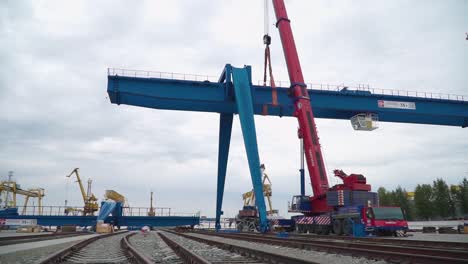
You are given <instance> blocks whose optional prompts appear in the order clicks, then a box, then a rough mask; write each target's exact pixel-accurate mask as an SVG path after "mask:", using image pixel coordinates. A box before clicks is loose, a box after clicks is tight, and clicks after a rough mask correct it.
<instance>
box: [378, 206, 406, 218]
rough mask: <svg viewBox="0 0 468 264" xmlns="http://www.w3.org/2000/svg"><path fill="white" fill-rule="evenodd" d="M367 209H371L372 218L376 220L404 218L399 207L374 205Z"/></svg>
mask: <svg viewBox="0 0 468 264" xmlns="http://www.w3.org/2000/svg"><path fill="white" fill-rule="evenodd" d="M369 209H372V213H373V218H374V219H377V220H405V216H404V215H403V212H402V210H401V208H400V207H374V208H369Z"/></svg>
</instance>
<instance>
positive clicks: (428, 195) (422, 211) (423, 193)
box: [414, 184, 434, 220]
mask: <svg viewBox="0 0 468 264" xmlns="http://www.w3.org/2000/svg"><path fill="white" fill-rule="evenodd" d="M432 200H433V193H432V186H431V185H430V184H422V185H419V184H418V186H416V189H415V190H414V206H415V208H416V214H417V217H418V218H422V219H425V220H428V219H430V218H431V217H432V216H433V215H434V207H433V204H432Z"/></svg>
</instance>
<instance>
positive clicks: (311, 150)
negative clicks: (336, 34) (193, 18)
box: [273, 0, 330, 213]
mask: <svg viewBox="0 0 468 264" xmlns="http://www.w3.org/2000/svg"><path fill="white" fill-rule="evenodd" d="M273 6H274V9H275V14H276V19H277V22H276V27H277V28H278V30H279V33H280V37H281V43H282V45H283V51H284V57H285V59H286V64H287V68H288V73H289V79H290V81H291V87H290V89H291V91H290V96H291V98H293V100H294V106H295V112H294V116H296V117H297V119H298V121H299V137H302V138H303V140H304V152H305V156H306V161H307V167H308V169H309V176H310V180H311V183H312V190H313V192H314V197H313V198H311V206H312V212H313V213H321V212H326V211H329V210H330V209H329V207H328V205H327V202H326V199H325V196H326V192H327V191H328V189H329V186H328V179H327V173H326V171H325V166H324V162H323V156H322V151H321V149H320V142H319V137H318V135H317V127H316V125H315V120H314V114H313V112H312V107H311V104H310V98H309V94H308V92H307V86H306V84H305V83H304V77H303V75H302V69H301V64H300V62H299V56H298V54H297V50H296V44H295V42H294V37H293V33H292V30H291V25H290V22H291V21H290V20H289V18H288V14H287V12H286V7H285V4H284V1H283V0H273Z"/></svg>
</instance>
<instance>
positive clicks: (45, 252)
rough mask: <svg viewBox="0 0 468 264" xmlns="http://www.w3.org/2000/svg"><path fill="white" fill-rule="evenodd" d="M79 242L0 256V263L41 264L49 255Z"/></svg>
mask: <svg viewBox="0 0 468 264" xmlns="http://www.w3.org/2000/svg"><path fill="white" fill-rule="evenodd" d="M78 242H79V241H73V242H68V243H63V244H57V245H52V246H46V247H40V248H34V249H29V250H22V251H17V252H13V253H8V254H4V255H0V263H8V264H30V263H31V264H33V263H39V262H40V261H41V260H42V259H45V258H46V257H48V256H49V255H51V254H53V253H55V252H57V251H60V250H62V249H64V248H66V247H69V246H71V245H74V244H76V243H78Z"/></svg>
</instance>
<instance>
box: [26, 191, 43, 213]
mask: <svg viewBox="0 0 468 264" xmlns="http://www.w3.org/2000/svg"><path fill="white" fill-rule="evenodd" d="M28 192H29V194H26V197H25V199H24V206H23V215H25V214H26V209H27V207H28V202H29V198H31V197H32V198H37V203H38V214H39V215H42V198H43V197H44V196H45V191H44V189H43V188H34V189H28ZM35 213H36V212H33V214H35Z"/></svg>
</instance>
